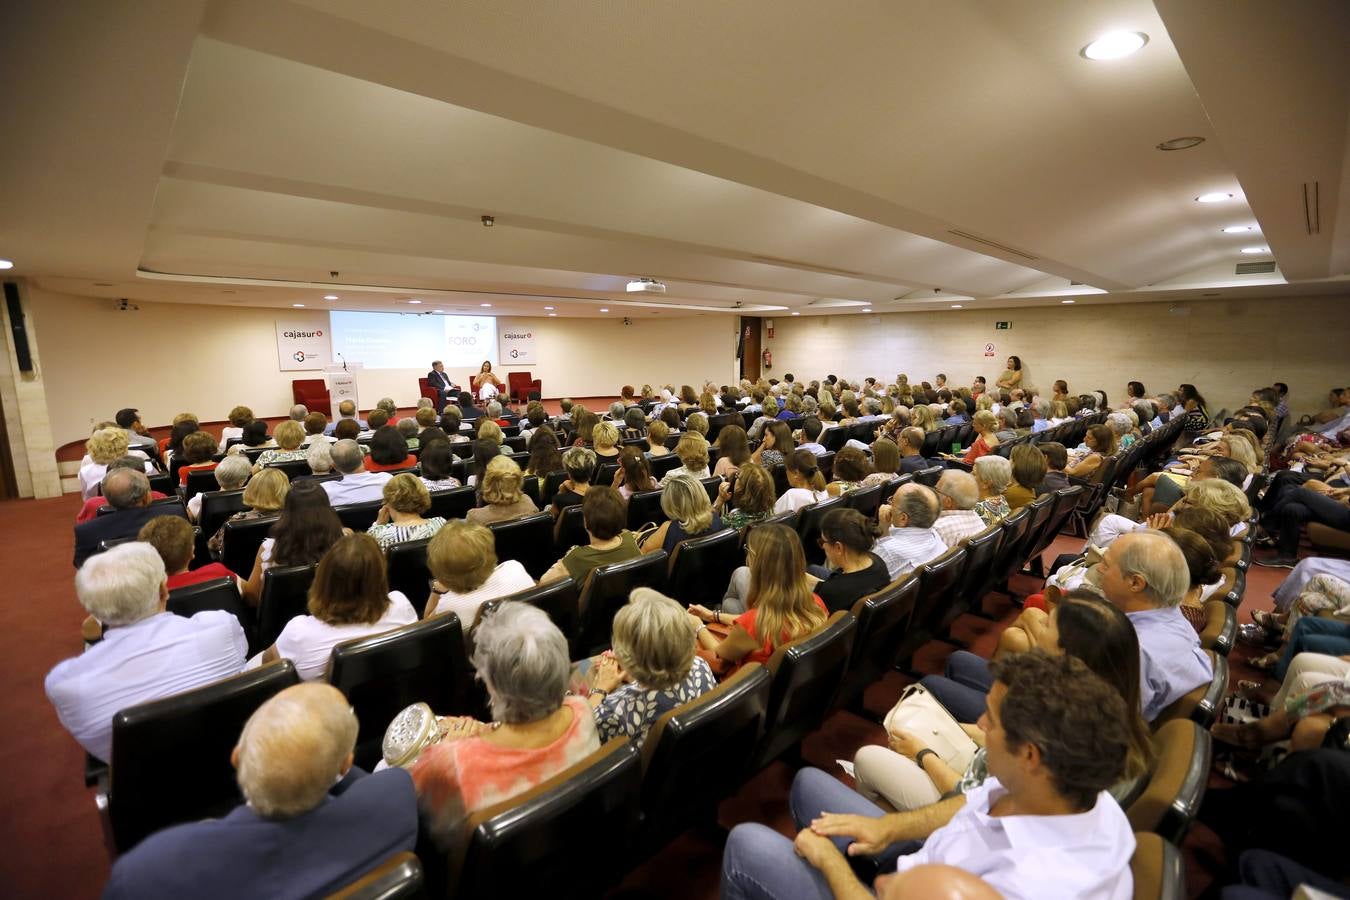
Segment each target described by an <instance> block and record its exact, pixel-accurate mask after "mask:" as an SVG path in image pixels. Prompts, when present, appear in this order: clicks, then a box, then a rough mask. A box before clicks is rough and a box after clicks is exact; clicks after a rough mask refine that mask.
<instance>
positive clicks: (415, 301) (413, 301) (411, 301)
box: [408, 300, 422, 303]
mask: <svg viewBox="0 0 1350 900" xmlns="http://www.w3.org/2000/svg"><path fill="white" fill-rule="evenodd" d="M408 302H409V303H421V302H422V301H421V300H409V301H408Z"/></svg>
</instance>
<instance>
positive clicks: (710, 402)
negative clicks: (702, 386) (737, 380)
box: [698, 390, 717, 416]
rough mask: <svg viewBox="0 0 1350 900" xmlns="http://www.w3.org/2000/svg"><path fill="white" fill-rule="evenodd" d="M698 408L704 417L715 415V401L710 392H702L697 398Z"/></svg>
mask: <svg viewBox="0 0 1350 900" xmlns="http://www.w3.org/2000/svg"><path fill="white" fill-rule="evenodd" d="M698 408H699V410H701V411H702V412H703V414H704V415H708V416H715V415H717V399H716V398H715V397H713V395H712V391H706V390H705V391H704V392H703V393H702V394H699V396H698Z"/></svg>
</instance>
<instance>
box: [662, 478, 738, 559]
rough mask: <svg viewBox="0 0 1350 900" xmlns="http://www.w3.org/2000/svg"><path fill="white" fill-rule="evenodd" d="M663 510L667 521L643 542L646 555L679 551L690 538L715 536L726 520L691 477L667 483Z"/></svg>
mask: <svg viewBox="0 0 1350 900" xmlns="http://www.w3.org/2000/svg"><path fill="white" fill-rule="evenodd" d="M661 511H662V512H663V513H665V514H666V521H665V522H662V523H661V527H660V528H658V529H656V531H654V532H652V533H651V534H650V535H648V536H647V539H646V540H645V541H643V542H642V552H643V553H655V552H656V551H657V550H664V551H666V552H667V553H674V552H675V545H676V544H678V543H679V542H680V541H683V540H684V539H686V538H691V537H698V536H699V535H703V534H713V533H715V532H718V531H721V530H722V529H723V528H725V527H726V526H724V525H723V524H722V517H721V516H719V515H718V514H717V513H715V512H714V511H713V508H712V504H711V503H710V502H709V501H708V492H707V491H706V490H704V488H703V485H702V484H700V483H699V482H698V481H697V480H695V479H694V478H693V477H691V476H689V475H676V476H675V477H674V478H671V479H669V480H668V481H666V482H665V484H664V487H663V488H662V490H661Z"/></svg>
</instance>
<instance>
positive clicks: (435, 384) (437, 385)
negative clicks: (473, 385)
mask: <svg viewBox="0 0 1350 900" xmlns="http://www.w3.org/2000/svg"><path fill="white" fill-rule="evenodd" d="M427 387H429V388H431V389H432V390H433V391H435V392H436V396H437V400H436V412H438V413H439V412H440V411H441V410H443V409H445V404H447V403H449V402H450V398H451V397H453V396H455V395H457V394H458V393H459V386H458V385H456V384H455V383H454V382H452V381H451V380H450V376H449V375H447V374H445V364H444V363H442V362H441V361H440V360H439V359H438V360H436V361H435V362H433V363H432V364H431V371H430V372H428V373H427Z"/></svg>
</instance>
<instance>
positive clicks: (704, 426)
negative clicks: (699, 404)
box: [684, 412, 708, 440]
mask: <svg viewBox="0 0 1350 900" xmlns="http://www.w3.org/2000/svg"><path fill="white" fill-rule="evenodd" d="M684 428H685V431H687V432H688V433H690V434H699V435H702V436H703V438H704V440H707V437H708V417H707V416H705V415H704V414H703V413H701V412H692V413H690V414H689V418H687V419H685V420H684Z"/></svg>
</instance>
